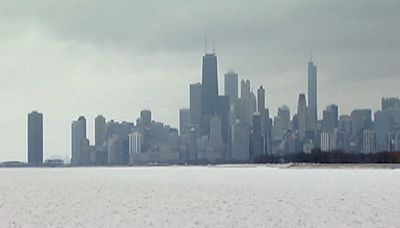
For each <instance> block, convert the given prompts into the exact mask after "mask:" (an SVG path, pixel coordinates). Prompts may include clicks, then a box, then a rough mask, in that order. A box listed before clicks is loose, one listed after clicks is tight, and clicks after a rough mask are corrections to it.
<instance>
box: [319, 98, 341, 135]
mask: <svg viewBox="0 0 400 228" xmlns="http://www.w3.org/2000/svg"><path fill="white" fill-rule="evenodd" d="M337 127H338V106H337V105H334V104H333V105H328V106H327V107H326V109H325V110H324V111H323V117H322V130H323V131H326V132H329V133H331V134H333V130H334V129H335V128H337Z"/></svg>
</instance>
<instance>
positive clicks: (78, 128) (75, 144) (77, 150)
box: [71, 116, 86, 165]
mask: <svg viewBox="0 0 400 228" xmlns="http://www.w3.org/2000/svg"><path fill="white" fill-rule="evenodd" d="M71 144H72V145H71V154H72V158H71V164H72V165H82V159H83V158H84V157H85V155H83V154H82V152H84V151H85V148H83V147H84V146H85V145H86V118H85V117H84V116H80V117H79V118H78V120H75V121H73V122H72V125H71Z"/></svg>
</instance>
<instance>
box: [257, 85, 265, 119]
mask: <svg viewBox="0 0 400 228" xmlns="http://www.w3.org/2000/svg"><path fill="white" fill-rule="evenodd" d="M257 110H258V112H259V113H261V115H262V116H263V114H264V113H265V89H264V88H263V87H262V86H260V88H259V89H258V90H257Z"/></svg>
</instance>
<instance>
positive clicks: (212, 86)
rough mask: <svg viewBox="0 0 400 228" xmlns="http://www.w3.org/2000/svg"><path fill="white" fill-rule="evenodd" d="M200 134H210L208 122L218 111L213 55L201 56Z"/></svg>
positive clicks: (216, 72)
mask: <svg viewBox="0 0 400 228" xmlns="http://www.w3.org/2000/svg"><path fill="white" fill-rule="evenodd" d="M201 85H202V86H201V129H202V131H201V133H202V135H209V134H210V121H211V119H212V117H214V115H215V114H216V113H217V110H218V69H217V56H216V55H215V53H206V54H205V55H204V56H203V68H202V78H201Z"/></svg>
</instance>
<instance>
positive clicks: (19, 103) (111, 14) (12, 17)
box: [0, 0, 400, 161]
mask: <svg viewBox="0 0 400 228" xmlns="http://www.w3.org/2000/svg"><path fill="white" fill-rule="evenodd" d="M94 3H96V4H94ZM399 8H400V2H398V1H385V2H378V1H363V2H362V3H360V4H357V3H355V2H347V1H335V2H330V3H327V2H321V1H306V2H298V1H285V2H280V1H255V2H253V3H252V4H249V3H248V2H247V1H235V2H234V3H218V2H217V3H216V2H213V1H202V2H194V1H193V2H185V3H180V2H179V1H177V2H176V3H175V4H174V3H172V2H170V1H169V2H165V1H159V2H158V4H154V2H152V3H149V2H147V1H135V2H131V1H114V2H108V1H68V2H61V1H60V2H55V1H40V2H38V1H31V0H28V1H3V3H2V7H1V9H0V25H1V27H2V30H1V31H0V75H1V83H0V93H1V96H0V99H1V104H2V108H3V111H2V112H1V113H0V115H1V119H2V120H3V121H2V124H1V128H0V134H1V135H2V140H1V141H2V151H1V153H0V161H4V160H25V159H26V148H27V146H26V143H27V140H26V135H27V133H26V128H27V125H26V120H27V114H28V113H29V112H31V111H32V110H38V111H40V112H42V113H43V121H44V157H45V158H49V157H51V156H53V155H60V156H61V157H63V156H65V155H67V154H70V151H71V149H70V147H71V145H70V137H71V136H70V132H71V129H70V127H71V121H72V120H73V119H76V118H77V117H78V116H79V115H85V116H86V118H87V122H88V128H87V129H88V135H89V138H90V140H91V142H93V135H94V133H93V124H94V118H95V116H96V115H97V114H103V115H104V116H105V117H106V118H107V120H109V119H116V120H129V121H134V120H135V119H136V118H137V116H138V114H139V112H140V110H142V109H150V110H152V113H153V116H154V119H156V120H161V121H163V122H165V123H167V124H171V125H172V126H174V127H178V118H179V116H178V114H179V108H182V107H188V106H189V102H188V101H189V84H190V83H193V82H197V81H200V80H201V58H202V56H203V54H204V30H205V29H207V30H208V31H209V37H210V40H211V39H212V38H211V37H212V36H213V35H212V34H214V37H215V43H216V52H217V56H218V79H219V91H220V93H223V74H224V73H226V72H227V71H228V70H230V69H233V70H235V71H236V72H238V73H239V78H240V79H246V78H249V79H250V80H251V82H252V88H253V91H256V89H257V88H258V86H259V85H260V84H262V85H263V86H264V87H265V88H266V104H267V107H268V108H270V115H271V116H273V115H275V113H276V110H277V107H279V106H281V105H283V104H286V105H288V106H289V107H290V109H291V111H292V112H294V111H295V110H296V105H297V98H298V94H299V93H301V92H303V93H306V92H307V62H308V60H309V56H310V50H311V48H312V49H313V56H314V61H315V63H316V64H317V65H318V114H319V117H321V112H322V109H323V108H324V107H325V106H326V105H328V104H331V103H336V104H337V105H338V106H339V112H340V113H349V112H351V110H352V109H354V108H372V109H373V110H376V109H378V107H379V106H380V98H381V97H383V96H396V97H398V96H399V93H398V91H399V88H398V84H399V83H398V82H399V79H398V76H399V72H400V66H399V64H398V59H399V56H400V44H399V42H398V40H400V31H399V30H398V29H397V26H398V25H397V23H398V21H399V19H400V16H399V15H398V12H397V11H398V10H397V9H399ZM210 50H211V49H210Z"/></svg>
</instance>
